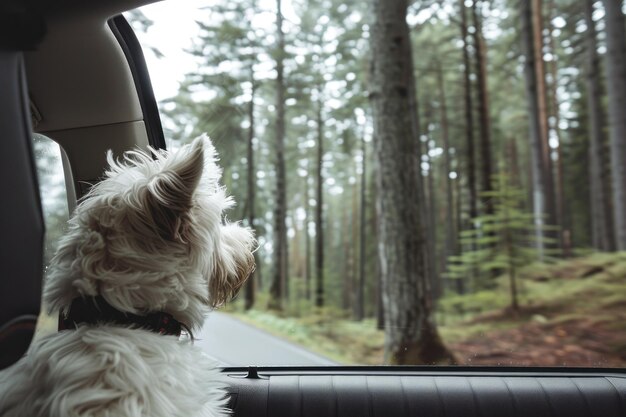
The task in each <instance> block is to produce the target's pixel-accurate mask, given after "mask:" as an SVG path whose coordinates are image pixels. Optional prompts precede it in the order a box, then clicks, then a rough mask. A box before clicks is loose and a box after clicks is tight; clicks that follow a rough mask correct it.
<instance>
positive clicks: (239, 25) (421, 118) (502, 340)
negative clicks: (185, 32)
mask: <svg viewBox="0 0 626 417" xmlns="http://www.w3.org/2000/svg"><path fill="white" fill-rule="evenodd" d="M129 17H130V20H131V22H132V24H133V26H134V27H135V29H136V30H137V31H138V32H140V33H141V32H144V33H146V32H149V31H150V30H151V25H152V24H153V22H152V21H151V19H150V14H149V12H146V13H145V14H144V13H143V12H142V11H141V10H137V11H134V12H131V13H130V15H129ZM195 19H196V22H195V23H190V24H195V25H197V27H198V36H197V37H195V38H194V39H192V40H191V41H190V44H189V45H183V47H184V48H185V50H186V51H187V52H188V53H189V54H191V55H193V57H194V59H195V62H196V64H197V66H196V68H195V69H194V70H193V71H190V72H189V73H188V74H187V75H186V76H185V80H184V82H182V83H181V84H180V87H179V90H178V93H177V94H176V95H175V96H172V97H169V98H167V99H164V100H161V101H160V103H159V105H160V108H161V111H162V119H163V120H162V122H163V126H164V130H165V133H166V137H168V140H169V142H168V146H170V147H174V148H175V147H177V146H180V144H181V143H185V142H186V141H189V140H191V139H192V138H193V137H195V136H196V135H199V134H201V133H203V132H207V133H208V134H209V135H210V136H211V138H212V139H213V141H214V143H215V145H216V147H217V150H218V152H219V154H220V158H221V161H220V163H221V165H222V166H223V168H224V179H223V181H224V185H225V186H226V187H227V188H228V190H229V192H230V193H231V194H233V196H234V197H235V199H236V201H237V202H238V205H237V207H236V208H235V209H234V210H233V211H232V212H231V213H229V217H230V218H232V219H244V220H243V222H244V223H245V224H248V225H250V226H251V227H252V228H254V229H255V231H256V235H257V237H258V241H259V249H258V251H257V252H256V258H257V270H256V272H255V273H254V275H253V277H251V279H250V280H249V281H248V282H247V284H246V286H245V288H244V289H243V291H242V294H241V295H240V299H239V300H237V302H236V303H235V305H234V306H233V307H230V309H229V310H228V311H230V312H231V313H232V314H235V315H237V316H238V317H241V318H242V319H243V320H247V321H249V322H252V323H255V324H256V325H259V326H264V327H266V328H267V329H269V330H270V331H273V332H275V333H278V334H282V335H284V336H285V337H288V338H291V339H294V340H296V341H298V342H300V343H304V344H307V345H310V347H311V349H314V350H315V349H317V350H319V351H321V352H323V353H324V354H328V355H331V356H332V355H333V354H334V355H335V357H338V358H340V359H339V360H342V361H344V362H347V363H386V364H457V363H458V364H467V363H486V364H490V365H494V364H527V365H563V364H567V365H585V366H602V365H603V366H614V365H615V366H623V365H624V364H625V363H626V327H625V326H624V323H625V322H626V314H625V311H626V308H624V307H625V306H626V304H625V301H624V300H625V299H626V284H625V283H626V281H625V280H626V258H625V256H624V254H623V253H620V252H619V251H624V250H626V207H625V206H626V114H625V113H624V109H626V35H625V21H624V6H623V4H622V2H621V0H603V1H593V0H482V1H480V0H473V1H472V0H440V1H432V0H416V1H408V0H393V1H385V0H369V1H367V2H365V1H358V0H345V1H340V0H272V1H269V0H267V1H261V2H259V1H254V0H229V1H215V2H212V3H211V4H210V5H209V6H206V7H202V8H201V9H200V10H198V13H197V14H196V16H195ZM139 36H140V38H141V35H139ZM152 46H153V48H152V52H146V53H155V54H159V51H158V45H152ZM162 59H166V57H165V58H162ZM591 342H593V343H591ZM348 346H349V347H350V348H349V350H351V351H352V352H345V351H346V350H347V347H348ZM472 358H473V360H474V361H473V362H472Z"/></svg>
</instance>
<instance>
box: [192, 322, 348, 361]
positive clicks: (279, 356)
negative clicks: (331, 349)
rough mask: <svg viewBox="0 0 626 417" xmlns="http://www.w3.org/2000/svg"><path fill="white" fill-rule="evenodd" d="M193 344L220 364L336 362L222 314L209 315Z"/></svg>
mask: <svg viewBox="0 0 626 417" xmlns="http://www.w3.org/2000/svg"><path fill="white" fill-rule="evenodd" d="M194 336H195V337H196V342H195V344H196V345H197V346H200V347H202V348H203V349H204V351H205V352H207V353H208V354H209V355H210V356H212V357H213V358H215V359H217V360H218V361H219V362H221V364H222V365H223V366H248V365H257V366H298V365H301V366H324V365H337V363H336V362H333V361H331V360H330V359H328V358H325V357H323V356H320V355H318V354H316V353H313V352H310V351H309V350H307V349H305V348H303V347H301V346H298V345H295V344H293V343H291V342H288V341H286V340H284V339H281V338H280V337H276V336H273V335H271V334H269V333H267V332H265V331H263V330H260V329H257V328H256V327H253V326H251V325H249V324H247V323H244V322H242V321H240V320H237V319H236V318H233V317H231V316H229V315H227V314H224V313H218V312H213V313H211V314H209V318H208V319H207V321H206V323H205V325H204V328H203V329H202V331H201V332H200V333H199V334H195V335H194Z"/></svg>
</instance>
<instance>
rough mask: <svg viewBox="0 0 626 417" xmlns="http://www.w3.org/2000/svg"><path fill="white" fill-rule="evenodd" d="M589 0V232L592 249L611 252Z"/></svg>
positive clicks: (596, 60)
mask: <svg viewBox="0 0 626 417" xmlns="http://www.w3.org/2000/svg"><path fill="white" fill-rule="evenodd" d="M593 3H594V2H593V0H585V22H586V23H587V33H586V38H587V39H586V40H587V46H586V49H587V51H586V52H587V54H586V55H587V74H586V80H587V112H588V113H589V139H590V140H589V145H590V146H589V160H590V164H589V171H590V172H589V174H590V188H591V196H590V197H591V228H592V230H591V232H592V242H593V246H594V247H595V248H596V249H599V250H603V251H610V250H613V248H614V246H613V242H612V239H611V237H612V236H611V232H612V216H611V211H610V206H609V205H608V204H607V202H608V199H607V196H605V188H604V178H603V175H602V172H603V167H604V163H603V161H604V156H603V153H604V147H603V143H604V135H603V133H602V126H603V121H604V120H605V119H604V114H603V111H602V105H601V100H602V89H601V85H600V58H599V57H598V52H597V41H596V26H595V22H594V21H593Z"/></svg>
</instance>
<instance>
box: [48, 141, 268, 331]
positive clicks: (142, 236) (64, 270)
mask: <svg viewBox="0 0 626 417" xmlns="http://www.w3.org/2000/svg"><path fill="white" fill-rule="evenodd" d="M152 153H153V154H154V158H153V157H152V155H150V154H147V153H143V152H137V151H133V152H128V153H126V154H125V155H124V160H123V161H122V162H117V161H114V160H113V157H112V155H111V153H109V154H108V163H109V169H108V171H107V172H106V174H105V178H104V179H103V180H102V181H101V182H99V183H98V184H96V185H94V187H93V188H92V189H91V191H90V192H89V193H88V195H87V196H86V197H85V198H84V199H83V200H82V201H81V203H80V204H79V205H78V207H77V208H76V211H75V213H74V215H73V217H72V219H71V220H70V221H69V230H68V232H67V233H66V235H65V236H64V237H63V239H62V240H61V242H60V245H59V249H58V251H57V253H56V255H55V257H54V258H53V260H52V262H51V266H50V270H49V273H48V279H47V282H46V285H45V291H44V300H45V302H46V303H47V304H48V305H49V306H50V308H51V309H60V310H61V311H66V310H67V309H68V308H69V305H70V304H71V302H72V300H73V299H74V298H76V297H80V296H102V297H104V298H105V299H106V300H107V301H108V302H109V304H111V305H112V306H113V307H115V308H117V309H118V310H121V311H126V312H131V313H142V312H149V311H165V312H168V313H170V314H172V315H173V316H174V317H175V318H177V319H178V320H180V321H182V322H184V323H185V324H187V325H189V326H191V327H196V328H197V327H199V326H201V325H202V322H203V318H204V313H205V312H206V310H207V307H217V306H219V305H221V304H223V303H225V302H226V301H228V300H229V299H230V298H232V297H233V296H234V295H236V293H237V292H238V290H239V288H240V287H241V286H242V284H243V283H244V282H245V280H246V278H247V277H248V276H249V275H250V273H251V272H252V270H253V269H254V257H253V255H252V250H253V249H254V245H255V240H254V237H253V234H252V231H251V230H250V229H248V228H244V227H241V226H240V225H238V224H233V223H227V222H225V221H224V220H223V212H224V211H225V210H226V209H228V208H230V207H231V206H232V205H233V204H234V203H233V200H232V199H231V198H229V197H227V196H226V193H225V190H224V188H223V187H222V186H220V185H219V180H220V176H221V170H220V168H219V167H218V166H217V165H216V154H215V150H214V148H213V146H212V144H211V143H210V141H209V139H208V138H206V137H200V138H198V139H196V140H194V141H193V143H191V144H189V145H186V146H184V147H182V148H181V149H180V150H179V151H177V152H175V153H168V152H165V151H152Z"/></svg>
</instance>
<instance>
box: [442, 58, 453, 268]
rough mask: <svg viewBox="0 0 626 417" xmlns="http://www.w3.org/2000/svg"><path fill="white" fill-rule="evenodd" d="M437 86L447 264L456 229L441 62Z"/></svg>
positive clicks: (451, 251)
mask: <svg viewBox="0 0 626 417" xmlns="http://www.w3.org/2000/svg"><path fill="white" fill-rule="evenodd" d="M438 67H439V68H438V71H437V86H438V88H439V110H440V116H441V139H442V142H443V161H444V173H445V181H446V242H445V250H444V257H445V264H444V265H447V264H448V261H447V260H448V257H449V256H451V255H455V254H456V231H455V228H454V224H455V221H454V220H455V219H454V198H453V195H452V194H453V188H452V178H450V172H451V171H452V162H451V158H450V138H449V134H448V107H447V105H446V94H445V88H444V81H443V72H442V69H441V64H440V63H439V65H438Z"/></svg>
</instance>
